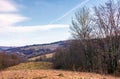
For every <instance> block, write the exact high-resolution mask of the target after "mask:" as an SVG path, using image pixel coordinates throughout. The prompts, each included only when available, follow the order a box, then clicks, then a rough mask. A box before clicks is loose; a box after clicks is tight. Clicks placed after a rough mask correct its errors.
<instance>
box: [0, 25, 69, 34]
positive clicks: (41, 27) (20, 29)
mask: <svg viewBox="0 0 120 79" xmlns="http://www.w3.org/2000/svg"><path fill="white" fill-rule="evenodd" d="M68 27H69V25H67V24H66V25H65V24H54V25H37V26H17V27H15V26H11V27H1V29H0V33H6V32H14V33H19V32H20V33H22V32H26V33H27V32H35V31H46V30H51V29H57V28H68Z"/></svg>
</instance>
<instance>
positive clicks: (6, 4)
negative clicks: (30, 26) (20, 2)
mask: <svg viewBox="0 0 120 79" xmlns="http://www.w3.org/2000/svg"><path fill="white" fill-rule="evenodd" d="M16 11H18V9H17V7H16V5H15V3H13V2H12V1H11V0H0V12H16Z"/></svg>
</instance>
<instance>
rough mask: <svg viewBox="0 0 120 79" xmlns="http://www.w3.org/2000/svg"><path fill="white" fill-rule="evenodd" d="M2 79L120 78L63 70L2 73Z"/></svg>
mask: <svg viewBox="0 0 120 79" xmlns="http://www.w3.org/2000/svg"><path fill="white" fill-rule="evenodd" d="M0 79H120V77H119V78H118V77H113V76H110V75H106V76H105V75H100V74H95V73H84V72H72V71H62V70H8V71H2V72H0Z"/></svg>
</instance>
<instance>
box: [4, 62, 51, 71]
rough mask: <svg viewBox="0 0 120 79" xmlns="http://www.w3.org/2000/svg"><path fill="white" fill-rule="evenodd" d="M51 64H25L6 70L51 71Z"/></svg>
mask: <svg viewBox="0 0 120 79" xmlns="http://www.w3.org/2000/svg"><path fill="white" fill-rule="evenodd" d="M52 68H53V66H52V63H50V62H27V63H21V64H18V65H16V66H12V67H9V68H7V69H6V70H26V69H28V70H31V69H32V70H34V69H52Z"/></svg>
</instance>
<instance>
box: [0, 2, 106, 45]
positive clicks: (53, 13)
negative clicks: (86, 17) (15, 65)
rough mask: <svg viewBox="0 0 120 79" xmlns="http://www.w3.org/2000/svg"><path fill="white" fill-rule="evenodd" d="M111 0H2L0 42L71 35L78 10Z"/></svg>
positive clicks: (28, 42) (36, 41) (20, 42)
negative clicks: (73, 19) (72, 23)
mask: <svg viewBox="0 0 120 79" xmlns="http://www.w3.org/2000/svg"><path fill="white" fill-rule="evenodd" d="M106 1H107V0H0V37H1V38H0V46H24V45H31V44H42V43H50V42H54V41H60V40H67V39H69V38H71V35H70V29H69V26H70V24H71V18H72V17H74V13H75V11H77V10H78V9H80V8H82V7H83V6H86V7H90V8H91V7H93V6H95V5H96V6H97V5H99V4H103V3H104V2H106Z"/></svg>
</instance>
